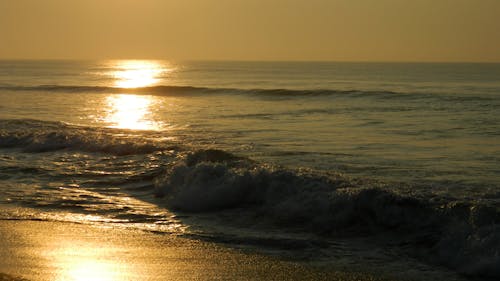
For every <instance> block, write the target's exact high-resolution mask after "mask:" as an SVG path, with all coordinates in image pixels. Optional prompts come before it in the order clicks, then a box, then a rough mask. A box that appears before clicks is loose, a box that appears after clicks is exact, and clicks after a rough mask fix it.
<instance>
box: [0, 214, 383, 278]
mask: <svg viewBox="0 0 500 281" xmlns="http://www.w3.org/2000/svg"><path fill="white" fill-rule="evenodd" d="M0 237H2V242H1V244H0V256H2V257H8V258H3V259H1V260H0V281H15V280H19V281H20V280H31V281H37V280H94V281H100V280H102V281H104V280H105V281H111V280H347V281H348V280H360V281H364V280H387V279H385V278H381V277H378V276H371V275H368V274H364V273H352V272H339V271H333V270H332V271H330V270H326V269H320V268H317V267H313V266H307V265H305V264H303V263H297V262H292V261H285V260H280V259H277V258H275V257H267V256H263V255H260V254H256V253H246V252H242V251H240V250H236V249H229V248H225V247H223V246H220V245H217V244H214V243H209V242H204V241H197V240H191V239H187V238H181V237H176V236H172V235H168V234H166V235H162V234H155V233H150V232H145V231H142V230H134V229H123V228H114V227H112V226H106V225H103V226H101V225H86V224H77V223H67V222H48V221H28V220H0Z"/></svg>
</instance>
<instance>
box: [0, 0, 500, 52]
mask: <svg viewBox="0 0 500 281" xmlns="http://www.w3.org/2000/svg"><path fill="white" fill-rule="evenodd" d="M499 12H500V2H499V1H494V0H475V1H472V0H458V1H448V0H441V1H430V0H421V1H397V0H380V1H376V2H374V1H369V0H353V1H346V0H332V1H326V0H312V1H302V0H289V1H285V0H275V1H261V0H254V1H244V0H235V1H229V0H221V1H208V0H190V1H176V0H172V1H159V0H146V1H134V0H125V1H116V0H110V1H96V0H88V1H81V0H75V1H62V0H46V1H33V0H19V1H8V0H0V34H1V36H2V41H3V44H2V45H0V59H74V60H94V59H166V60H174V61H185V60H205V61H332V62H500V51H499V50H500V30H499V29H498V28H497V27H498V26H500V18H498V16H497V15H498V14H499Z"/></svg>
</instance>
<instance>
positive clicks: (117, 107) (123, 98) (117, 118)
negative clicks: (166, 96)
mask: <svg viewBox="0 0 500 281" xmlns="http://www.w3.org/2000/svg"><path fill="white" fill-rule="evenodd" d="M154 104H155V99H154V97H151V96H142V95H129V94H119V95H110V96H108V97H107V106H108V111H107V116H106V118H105V119H106V122H108V123H110V127H112V128H120V129H134V130H157V129H159V128H160V125H161V124H160V123H159V122H156V121H154V120H153V118H152V107H153V105H154Z"/></svg>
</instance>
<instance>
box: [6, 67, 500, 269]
mask: <svg viewBox="0 0 500 281" xmlns="http://www.w3.org/2000/svg"><path fill="white" fill-rule="evenodd" d="M499 136H500V64H461V63H448V64H446V63H334V62H170V61H156V60H155V61H152V60H151V61H134V60H116V61H0V160H1V161H0V203H2V206H4V207H3V209H4V212H3V213H2V215H1V216H2V218H4V219H47V220H62V221H77V222H84V223H104V224H112V225H119V226H127V227H137V228H143V229H148V230H154V231H160V232H165V233H170V234H175V235H186V236H192V237H195V238H196V239H202V238H204V239H208V238H207V237H210V238H209V239H211V240H214V241H218V242H221V243H230V244H237V245H244V246H248V247H254V248H258V249H261V250H269V249H277V248H278V249H280V251H277V252H278V255H286V252H287V251H292V254H291V255H297V253H298V252H300V253H308V254H307V255H306V254H304V255H306V257H304V260H321V261H322V262H325V260H326V261H331V262H332V263H335V262H336V263H339V261H340V260H342V261H345V260H348V262H347V263H348V264H349V265H352V264H356V259H353V258H352V256H353V252H355V251H356V250H354V248H352V247H351V248H349V249H347V250H346V249H344V248H342V247H340V248H339V247H335V246H332V245H338V244H335V243H339V241H349V240H350V239H351V240H353V241H354V240H357V241H358V242H359V239H360V238H362V237H372V238H373V239H375V240H377V241H378V242H377V243H378V244H377V245H381V246H380V247H382V248H387V247H391V249H392V248H395V249H397V250H396V252H398V253H400V255H401V256H406V255H408V256H410V257H411V258H412V259H413V258H415V259H417V260H419V261H422V262H423V263H424V264H431V265H433V266H438V267H439V266H443V267H446V268H449V269H451V270H453V271H458V272H460V273H463V274H466V275H470V276H474V277H494V278H497V277H499V276H500V271H499V268H500V254H499V253H500V226H499V223H500V212H499V206H500V139H499ZM381 236H390V237H391V241H390V242H389V241H387V240H384V239H380V237H381ZM346 237H349V239H347V238H346ZM377 237H378V238H377ZM394 241H396V242H394ZM346 243H349V242H346ZM370 243H371V242H370ZM356 245H359V243H358V244H356ZM365 246H366V245H365ZM365 246H363V247H364V249H365V248H366V249H368V250H366V251H368V252H370V246H366V247H365ZM341 248H342V249H343V250H342V249H341ZM285 250H286V251H285ZM294 251H295V252H294ZM320 252H321V253H323V254H322V255H319V254H318V253H320ZM325 253H326V254H325ZM363 253H365V254H363ZM363 255H365V256H367V258H366V259H365V260H363V261H362V263H363V265H364V266H366V267H367V268H369V267H370V262H372V258H371V255H370V254H366V252H364V251H362V253H361V254H359V256H363ZM382 256H384V255H379V256H378V259H379V260H380V259H382V260H384V259H385V260H384V262H385V263H386V264H387V263H388V262H389V261H390V260H400V256H398V257H397V258H395V257H392V258H388V257H387V256H385V258H384V257H382ZM339 257H340V258H339ZM348 257H351V258H348ZM373 263H374V264H376V262H373ZM408 264H411V262H410V261H406V266H408ZM373 266H375V265H373ZM404 266H405V265H397V266H396V269H394V270H396V271H397V270H401V271H403V270H404V269H401V268H404ZM398 268H399V269H398ZM421 271H425V269H422V270H421ZM418 274H421V272H420V273H418V270H417V274H416V276H418Z"/></svg>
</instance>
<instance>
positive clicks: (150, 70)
mask: <svg viewBox="0 0 500 281" xmlns="http://www.w3.org/2000/svg"><path fill="white" fill-rule="evenodd" d="M112 64H113V68H115V70H114V71H113V72H112V76H113V78H114V79H115V83H114V84H115V85H114V86H116V87H119V88H138V87H150V86H153V85H155V84H157V83H158V82H159V77H160V76H162V75H164V74H165V73H168V72H170V71H171V69H170V68H168V67H167V66H166V65H165V64H160V63H159V62H156V61H142V60H124V61H118V62H115V63H112Z"/></svg>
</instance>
